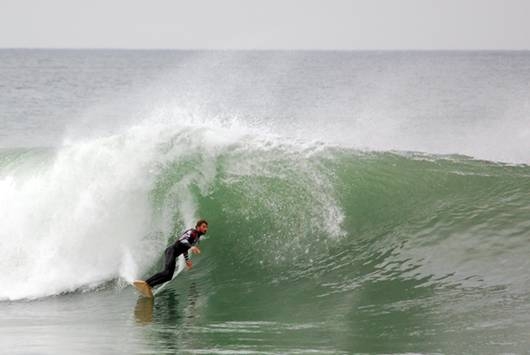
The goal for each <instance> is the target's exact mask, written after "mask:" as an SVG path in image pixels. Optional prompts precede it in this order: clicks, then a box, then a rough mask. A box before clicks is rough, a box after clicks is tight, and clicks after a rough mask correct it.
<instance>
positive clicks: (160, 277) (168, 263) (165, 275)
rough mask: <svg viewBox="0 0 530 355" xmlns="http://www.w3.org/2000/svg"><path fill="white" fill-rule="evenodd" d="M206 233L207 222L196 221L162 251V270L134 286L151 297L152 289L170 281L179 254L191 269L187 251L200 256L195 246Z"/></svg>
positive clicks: (137, 281)
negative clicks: (163, 259)
mask: <svg viewBox="0 0 530 355" xmlns="http://www.w3.org/2000/svg"><path fill="white" fill-rule="evenodd" d="M207 232H208V222H207V221H206V220H204V219H201V220H199V221H197V223H196V224H195V228H192V229H188V230H187V231H185V232H184V233H183V234H182V235H181V236H180V237H179V238H178V239H177V240H176V241H175V243H173V244H171V245H170V246H169V247H167V248H166V250H165V251H164V257H165V261H164V270H162V271H160V272H159V273H157V274H154V275H153V276H151V277H150V278H148V279H147V280H145V281H143V280H135V281H134V283H133V284H134V286H135V287H136V288H137V289H138V290H139V291H140V292H141V293H143V294H144V295H145V296H147V297H153V287H155V286H156V285H160V284H162V283H164V282H167V281H170V280H171V279H172V278H173V273H174V272H175V266H176V264H177V257H178V256H179V255H180V254H183V255H184V259H185V260H186V266H187V267H188V269H191V267H192V262H191V260H190V258H189V255H188V251H191V252H192V253H193V254H200V253H201V250H200V249H199V248H198V247H197V246H196V245H197V243H199V240H200V239H201V236H203V235H204V234H206V233H207Z"/></svg>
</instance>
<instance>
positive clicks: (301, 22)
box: [0, 0, 530, 50]
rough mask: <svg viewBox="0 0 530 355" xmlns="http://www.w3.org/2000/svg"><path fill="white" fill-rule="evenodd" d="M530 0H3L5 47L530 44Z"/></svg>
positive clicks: (0, 42) (0, 22)
mask: <svg viewBox="0 0 530 355" xmlns="http://www.w3.org/2000/svg"><path fill="white" fill-rule="evenodd" d="M529 15H530V0H260V1H257V0H209V1H207V0H150V1H149V0H85V1H80V0H0V48H142V49H155V48H161V49H162V48H164V49H166V48H167V49H287V50H297V49H309V50H403V49H418V50H437V49H464V50H465V49H469V50H474V49H493V50H495V49H509V50H521V49H524V50H528V49H530V20H529Z"/></svg>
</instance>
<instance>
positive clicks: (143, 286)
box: [133, 280, 154, 298]
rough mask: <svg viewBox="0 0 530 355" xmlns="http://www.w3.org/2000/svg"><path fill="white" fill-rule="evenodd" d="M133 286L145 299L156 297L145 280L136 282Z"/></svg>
mask: <svg viewBox="0 0 530 355" xmlns="http://www.w3.org/2000/svg"><path fill="white" fill-rule="evenodd" d="M133 285H134V287H136V289H137V290H138V291H139V292H140V293H141V294H142V295H144V296H145V297H147V298H153V297H154V296H153V292H152V291H151V287H149V285H148V284H147V283H146V282H145V281H144V280H134V282H133Z"/></svg>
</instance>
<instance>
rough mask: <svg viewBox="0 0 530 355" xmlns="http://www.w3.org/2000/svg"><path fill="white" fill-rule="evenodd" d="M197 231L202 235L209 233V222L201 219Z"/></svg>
mask: <svg viewBox="0 0 530 355" xmlns="http://www.w3.org/2000/svg"><path fill="white" fill-rule="evenodd" d="M195 229H196V230H197V231H198V232H199V233H202V234H206V232H208V222H207V221H206V220H205V219H199V220H198V221H197V223H196V224H195Z"/></svg>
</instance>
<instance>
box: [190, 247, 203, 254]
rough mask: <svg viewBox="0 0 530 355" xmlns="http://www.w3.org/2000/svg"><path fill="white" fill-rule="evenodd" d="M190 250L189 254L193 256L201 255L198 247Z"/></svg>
mask: <svg viewBox="0 0 530 355" xmlns="http://www.w3.org/2000/svg"><path fill="white" fill-rule="evenodd" d="M190 250H191V252H192V253H193V254H195V255H197V254H200V253H201V250H200V249H199V248H198V247H191V248H190Z"/></svg>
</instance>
